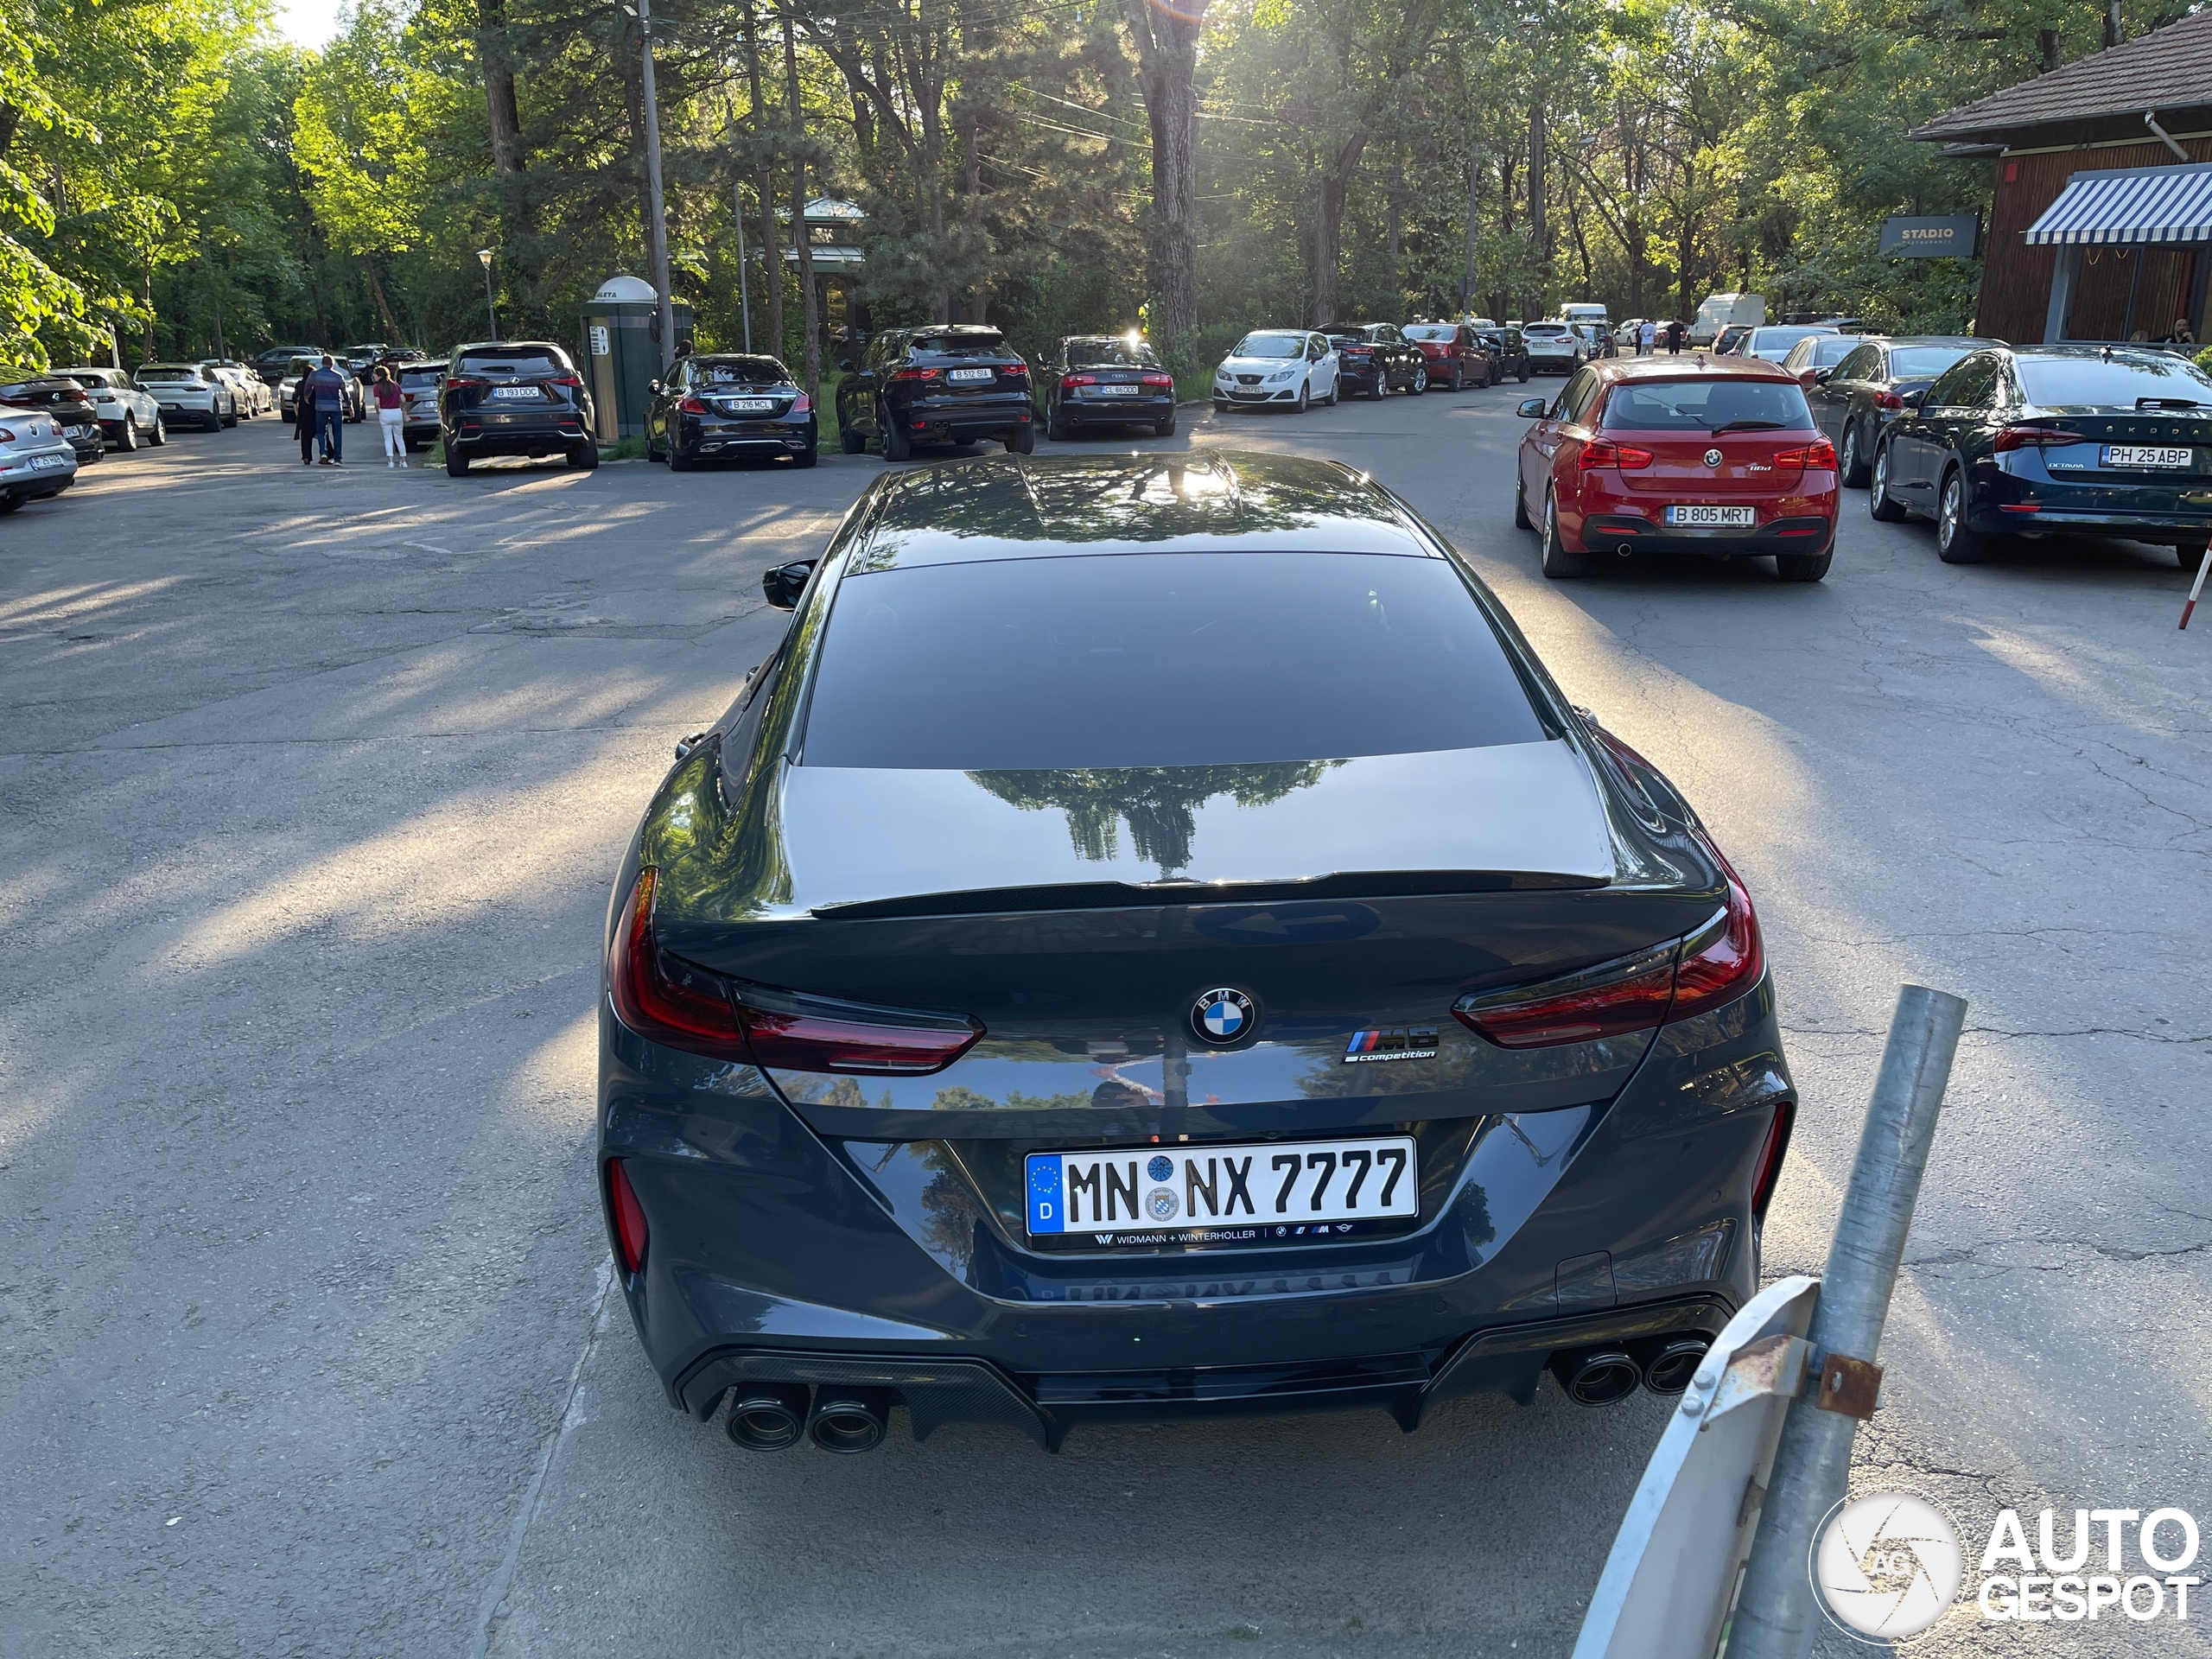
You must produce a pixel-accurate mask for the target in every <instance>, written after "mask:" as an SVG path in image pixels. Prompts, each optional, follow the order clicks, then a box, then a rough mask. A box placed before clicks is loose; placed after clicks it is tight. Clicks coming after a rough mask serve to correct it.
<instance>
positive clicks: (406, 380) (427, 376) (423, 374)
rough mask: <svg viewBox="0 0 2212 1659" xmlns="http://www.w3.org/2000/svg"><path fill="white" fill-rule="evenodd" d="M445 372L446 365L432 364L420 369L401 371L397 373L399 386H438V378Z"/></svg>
mask: <svg viewBox="0 0 2212 1659" xmlns="http://www.w3.org/2000/svg"><path fill="white" fill-rule="evenodd" d="M444 372H446V365H444V364H442V363H432V364H429V365H426V366H424V367H422V368H406V369H402V370H401V371H400V372H399V384H400V385H403V386H435V385H437V384H438V377H439V376H440V375H442V374H443V373H444Z"/></svg>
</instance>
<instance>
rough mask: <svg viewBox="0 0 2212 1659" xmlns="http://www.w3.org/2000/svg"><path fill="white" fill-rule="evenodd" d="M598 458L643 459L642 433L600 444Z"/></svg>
mask: <svg viewBox="0 0 2212 1659" xmlns="http://www.w3.org/2000/svg"><path fill="white" fill-rule="evenodd" d="M599 458H600V459H601V461H643V460H644V459H645V435H644V434H642V433H640V434H639V435H636V436H634V437H627V438H625V439H623V440H622V441H621V442H620V443H615V444H601V446H600V450H599Z"/></svg>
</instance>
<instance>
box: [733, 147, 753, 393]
mask: <svg viewBox="0 0 2212 1659" xmlns="http://www.w3.org/2000/svg"><path fill="white" fill-rule="evenodd" d="M729 211H730V216H731V219H732V220H733V222H734V224H735V225H736V226H737V308H738V311H739V313H740V315H742V316H743V317H744V319H745V349H746V352H747V354H748V355H750V354H751V353H752V350H753V296H752V295H751V294H749V293H748V292H747V291H746V286H745V187H744V186H743V185H741V184H733V185H732V186H730V188H729Z"/></svg>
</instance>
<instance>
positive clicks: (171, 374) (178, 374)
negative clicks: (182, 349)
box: [138, 363, 200, 384]
mask: <svg viewBox="0 0 2212 1659" xmlns="http://www.w3.org/2000/svg"><path fill="white" fill-rule="evenodd" d="M138 378H140V379H141V380H159V381H161V382H162V383H163V384H167V383H168V382H170V381H175V380H197V379H199V378H200V371H199V370H197V369H181V368H173V367H171V366H169V365H166V364H162V363H149V364H148V365H146V366H145V367H144V368H143V369H141V370H139V371H138Z"/></svg>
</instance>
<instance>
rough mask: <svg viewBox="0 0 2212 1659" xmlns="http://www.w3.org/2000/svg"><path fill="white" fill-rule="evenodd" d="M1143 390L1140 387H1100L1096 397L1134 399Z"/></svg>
mask: <svg viewBox="0 0 2212 1659" xmlns="http://www.w3.org/2000/svg"><path fill="white" fill-rule="evenodd" d="M1143 390H1144V388H1143V387H1141V386H1101V387H1099V388H1098V395H1099V396H1100V397H1135V396H1136V395H1137V393H1139V392H1140V391H1143Z"/></svg>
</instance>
